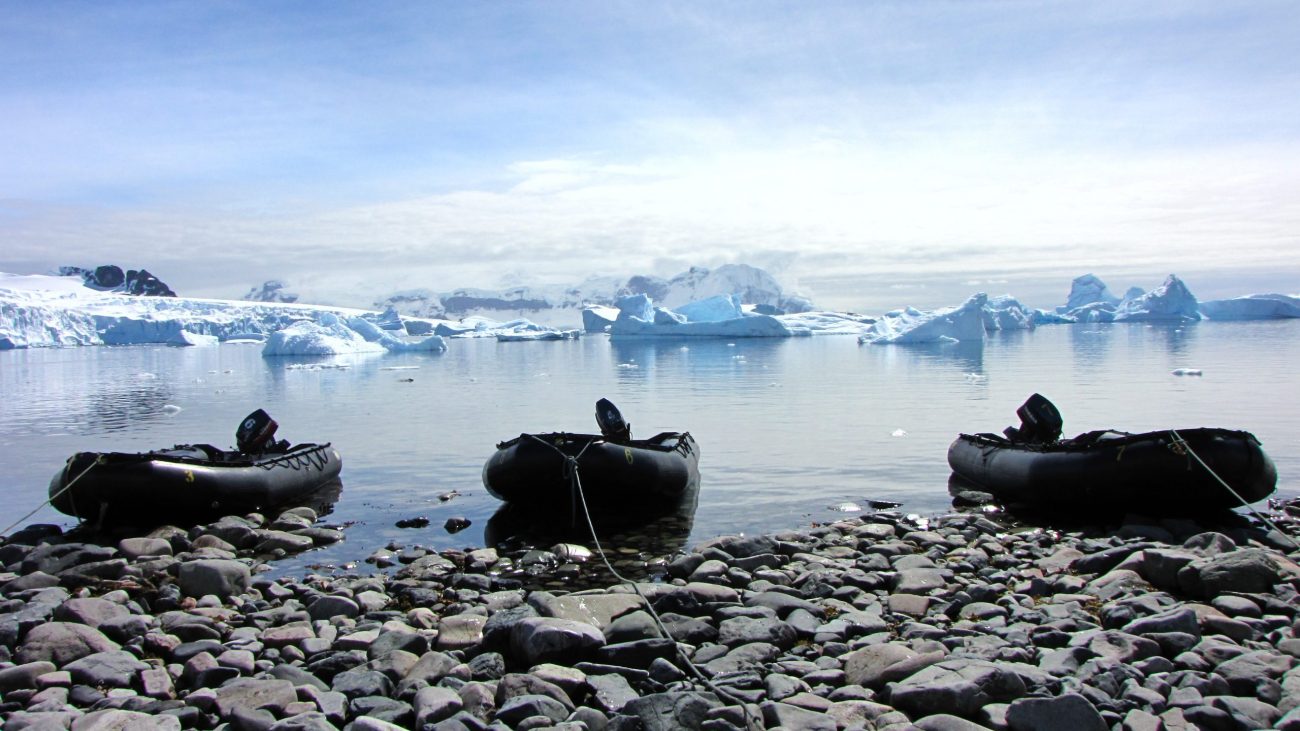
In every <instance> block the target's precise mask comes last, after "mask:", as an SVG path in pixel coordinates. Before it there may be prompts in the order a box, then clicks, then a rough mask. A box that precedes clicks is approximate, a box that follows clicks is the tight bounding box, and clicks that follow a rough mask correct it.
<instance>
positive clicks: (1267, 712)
mask: <svg viewBox="0 0 1300 731" xmlns="http://www.w3.org/2000/svg"><path fill="white" fill-rule="evenodd" d="M1210 705H1211V706H1213V707H1214V708H1218V709H1219V710H1221V711H1224V712H1226V713H1227V714H1228V715H1229V716H1231V717H1232V719H1233V720H1234V721H1236V723H1237V726H1238V728H1272V727H1273V724H1274V723H1276V722H1277V720H1278V719H1279V718H1281V717H1282V712H1281V711H1279V710H1278V709H1277V708H1276V707H1274V706H1271V705H1269V704H1268V703H1265V702H1264V701H1261V700H1259V699H1257V698H1241V697H1238V696H1231V695H1224V696H1215V697H1214V698H1211V699H1210Z"/></svg>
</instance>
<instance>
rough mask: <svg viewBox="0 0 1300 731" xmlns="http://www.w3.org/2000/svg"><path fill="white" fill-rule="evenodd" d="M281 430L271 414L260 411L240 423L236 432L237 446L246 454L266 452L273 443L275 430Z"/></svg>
mask: <svg viewBox="0 0 1300 731" xmlns="http://www.w3.org/2000/svg"><path fill="white" fill-rule="evenodd" d="M279 428H280V425H279V424H277V423H275V419H272V418H271V415H270V414H268V413H266V412H265V411H263V410H262V409H258V410H257V411H254V412H253V413H251V414H249V415H248V416H245V417H244V420H243V421H242V422H240V423H239V428H238V429H236V430H235V446H236V447H237V448H238V449H239V451H240V452H243V453H244V454H257V453H259V452H264V451H266V448H267V447H268V446H270V445H271V444H272V443H273V439H274V437H275V430H276V429H279Z"/></svg>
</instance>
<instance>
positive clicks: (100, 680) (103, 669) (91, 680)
mask: <svg viewBox="0 0 1300 731" xmlns="http://www.w3.org/2000/svg"><path fill="white" fill-rule="evenodd" d="M149 667H150V666H149V665H148V664H146V663H143V662H140V660H138V659H137V658H136V656H135V655H132V654H131V653H129V652H127V651H125V650H109V651H107V652H97V653H95V654H93V655H87V656H85V657H83V658H81V659H80V660H76V661H73V662H70V663H68V664H67V665H65V666H64V667H63V669H64V670H67V671H68V672H70V673H72V679H73V681H75V682H77V683H81V684H83V685H89V686H92V687H96V688H101V687H102V688H129V687H131V684H132V681H134V680H135V678H136V676H138V675H139V674H140V673H141V672H142V671H144V670H147V669H149Z"/></svg>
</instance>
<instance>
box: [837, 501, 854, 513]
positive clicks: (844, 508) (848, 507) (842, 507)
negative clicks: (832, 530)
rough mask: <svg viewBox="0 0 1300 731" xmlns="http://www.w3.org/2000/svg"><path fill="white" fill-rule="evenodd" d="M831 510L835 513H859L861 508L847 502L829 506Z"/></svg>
mask: <svg viewBox="0 0 1300 731" xmlns="http://www.w3.org/2000/svg"><path fill="white" fill-rule="evenodd" d="M830 508H831V510H834V511H835V512H837V513H861V512H862V506H861V505H858V504H857V503H853V502H848V503H840V504H838V505H832V506H830Z"/></svg>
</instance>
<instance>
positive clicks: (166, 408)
mask: <svg viewBox="0 0 1300 731" xmlns="http://www.w3.org/2000/svg"><path fill="white" fill-rule="evenodd" d="M161 411H162V412H163V413H164V414H167V415H171V414H179V413H181V411H184V409H182V408H181V407H179V406H177V405H176V404H164V405H163V407H162V409H161Z"/></svg>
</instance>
